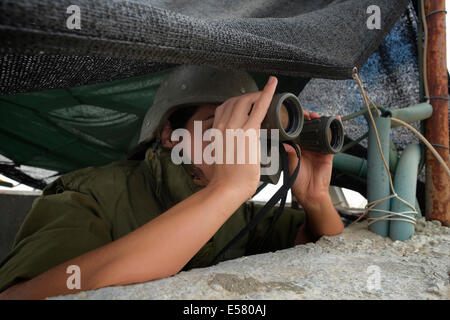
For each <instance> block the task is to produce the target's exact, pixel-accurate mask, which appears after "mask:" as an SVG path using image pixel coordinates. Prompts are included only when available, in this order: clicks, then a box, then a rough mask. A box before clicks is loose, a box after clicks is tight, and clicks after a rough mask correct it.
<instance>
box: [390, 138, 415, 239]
mask: <svg viewBox="0 0 450 320" xmlns="http://www.w3.org/2000/svg"><path fill="white" fill-rule="evenodd" d="M419 162H420V147H419V145H418V144H416V143H414V144H410V145H408V146H407V147H406V149H405V150H404V151H403V153H402V155H401V157H400V160H399V162H398V165H397V170H396V171H395V178H394V189H395V191H396V192H397V194H398V196H399V197H400V198H402V199H403V200H405V201H407V202H408V203H410V204H411V205H413V206H415V203H416V186H417V171H418V168H419ZM411 210H412V209H411V208H410V207H409V206H407V205H406V204H404V203H403V202H401V201H400V200H398V199H396V198H392V199H391V211H392V212H397V213H402V212H406V211H411ZM405 215H406V216H409V217H415V215H414V214H405ZM394 218H400V217H398V216H396V217H394ZM406 219H407V218H406ZM413 234H414V224H413V223H410V222H406V221H396V220H391V221H390V228H389V236H390V237H391V239H392V240H394V241H395V240H407V239H409V238H411V236H412V235H413Z"/></svg>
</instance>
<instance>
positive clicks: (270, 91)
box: [245, 76, 278, 128]
mask: <svg viewBox="0 0 450 320" xmlns="http://www.w3.org/2000/svg"><path fill="white" fill-rule="evenodd" d="M277 83H278V79H277V78H276V77H274V76H270V78H269V80H268V81H267V84H266V86H265V87H264V90H263V91H262V93H261V96H260V97H259V99H258V100H257V101H256V102H255V103H254V106H253V109H252V111H251V112H250V117H249V119H248V121H247V123H246V124H245V126H246V127H249V128H259V127H260V126H261V122H262V121H263V120H264V117H265V116H266V113H267V109H269V106H270V102H271V101H272V98H273V95H274V93H275V89H276V88H277Z"/></svg>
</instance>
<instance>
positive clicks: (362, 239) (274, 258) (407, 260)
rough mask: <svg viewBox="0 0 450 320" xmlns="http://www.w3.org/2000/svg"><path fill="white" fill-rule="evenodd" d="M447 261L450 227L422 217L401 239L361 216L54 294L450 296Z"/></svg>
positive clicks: (148, 296)
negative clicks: (200, 262)
mask: <svg viewBox="0 0 450 320" xmlns="http://www.w3.org/2000/svg"><path fill="white" fill-rule="evenodd" d="M449 268H450V229H449V228H445V227H441V226H440V224H439V222H425V220H423V219H422V220H420V221H419V223H418V225H417V226H416V235H415V236H414V237H413V238H412V239H409V240H407V241H404V242H400V241H395V242H393V241H392V240H390V239H389V238H382V237H380V236H378V235H376V234H374V233H372V232H370V231H368V230H367V224H366V222H362V223H357V224H354V225H352V226H350V227H348V228H346V229H345V231H344V232H343V233H342V234H340V235H338V236H333V237H322V238H321V239H320V240H319V241H318V242H317V243H315V244H313V243H310V244H307V245H299V246H296V247H294V248H290V249H287V250H281V251H277V252H274V253H267V254H260V255H254V256H248V257H242V258H239V259H235V260H230V261H225V262H222V263H220V264H218V265H216V266H212V267H208V268H202V269H194V270H190V271H187V272H181V273H179V274H177V275H176V276H173V277H170V278H166V279H160V280H155V281H150V282H147V283H142V284H136V285H129V286H118V287H108V288H102V289H99V290H95V291H88V292H81V293H79V294H76V295H68V296H63V297H57V298H55V299H64V300H70V299H448V298H450V296H449V288H450V287H449V279H448V272H449ZM81 272H82V270H81ZM377 277H378V278H377ZM377 279H379V282H378V283H377Z"/></svg>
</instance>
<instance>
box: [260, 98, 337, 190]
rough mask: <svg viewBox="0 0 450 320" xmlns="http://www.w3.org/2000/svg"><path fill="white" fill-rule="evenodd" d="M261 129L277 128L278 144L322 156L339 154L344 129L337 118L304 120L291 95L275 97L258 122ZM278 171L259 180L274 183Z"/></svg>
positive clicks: (301, 110)
mask: <svg viewBox="0 0 450 320" xmlns="http://www.w3.org/2000/svg"><path fill="white" fill-rule="evenodd" d="M261 129H267V132H268V135H267V137H268V139H270V138H269V137H270V136H271V134H270V131H271V130H273V129H278V134H279V140H280V142H284V141H292V142H294V143H296V144H298V145H299V146H300V147H301V149H302V150H309V151H314V152H318V153H324V154H335V153H338V152H340V151H341V149H342V146H343V144H344V127H343V125H342V122H341V120H340V119H339V118H337V117H320V118H318V119H313V120H305V119H304V115H303V108H302V106H301V104H300V101H299V100H298V98H297V97H296V96H295V95H294V94H292V93H280V94H275V95H274V96H273V98H272V101H271V103H270V106H269V109H268V110H267V114H266V117H265V118H264V120H263V122H262V123H261ZM280 172H281V169H280V170H278V173H277V174H276V175H271V176H262V178H263V179H262V181H266V182H269V183H277V182H278V179H279V175H280Z"/></svg>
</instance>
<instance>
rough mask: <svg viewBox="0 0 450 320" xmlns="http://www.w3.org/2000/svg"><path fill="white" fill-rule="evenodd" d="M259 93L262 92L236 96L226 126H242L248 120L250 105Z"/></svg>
mask: <svg viewBox="0 0 450 320" xmlns="http://www.w3.org/2000/svg"><path fill="white" fill-rule="evenodd" d="M261 94H262V92H261V91H258V92H253V93H249V94H246V95H243V96H240V97H238V99H237V100H236V102H235V104H234V108H233V113H232V115H231V117H230V120H229V122H228V125H227V127H228V128H242V126H243V125H244V124H245V123H246V122H247V121H248V118H249V113H250V110H251V109H252V105H253V104H254V103H255V102H256V101H257V100H258V99H259V97H260V96H261Z"/></svg>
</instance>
